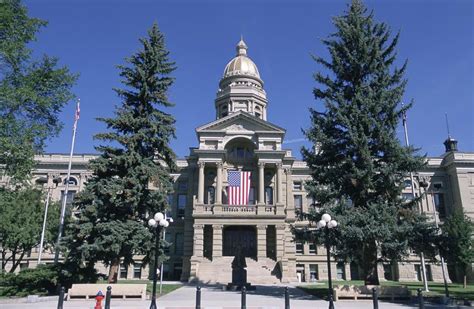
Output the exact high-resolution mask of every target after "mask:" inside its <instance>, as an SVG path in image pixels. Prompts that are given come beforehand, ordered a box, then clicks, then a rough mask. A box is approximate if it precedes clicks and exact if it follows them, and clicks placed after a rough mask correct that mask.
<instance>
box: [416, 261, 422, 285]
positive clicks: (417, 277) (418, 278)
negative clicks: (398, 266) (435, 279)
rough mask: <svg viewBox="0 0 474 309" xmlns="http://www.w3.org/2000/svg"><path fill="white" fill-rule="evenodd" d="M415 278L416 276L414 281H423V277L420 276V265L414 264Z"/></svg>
mask: <svg viewBox="0 0 474 309" xmlns="http://www.w3.org/2000/svg"><path fill="white" fill-rule="evenodd" d="M415 276H416V280H418V281H422V280H423V279H422V278H423V276H422V275H421V265H420V264H416V265H415Z"/></svg>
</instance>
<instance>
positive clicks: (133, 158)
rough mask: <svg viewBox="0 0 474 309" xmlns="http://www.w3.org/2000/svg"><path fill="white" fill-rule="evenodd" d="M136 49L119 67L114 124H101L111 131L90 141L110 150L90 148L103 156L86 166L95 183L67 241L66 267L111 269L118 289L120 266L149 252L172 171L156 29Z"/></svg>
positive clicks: (170, 127) (82, 199) (165, 67)
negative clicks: (152, 225) (153, 220)
mask: <svg viewBox="0 0 474 309" xmlns="http://www.w3.org/2000/svg"><path fill="white" fill-rule="evenodd" d="M140 43H141V45H142V49H141V50H139V51H138V52H137V53H135V54H134V55H132V56H131V57H130V58H127V62H128V65H127V66H119V69H120V71H121V72H120V76H121V77H122V78H123V80H122V83H123V84H124V85H125V88H124V89H116V92H117V93H118V95H119V96H120V97H121V98H122V99H123V103H122V105H121V106H120V107H118V108H117V109H116V112H115V117H114V118H102V119H100V120H101V121H103V122H105V124H106V125H107V127H108V129H109V130H110V131H109V132H107V133H102V134H97V135H96V138H97V139H99V140H102V141H108V142H112V143H110V144H109V145H101V146H99V147H97V148H96V149H97V150H98V151H99V152H100V153H101V155H100V157H98V158H97V159H95V160H93V161H92V162H91V165H90V167H91V169H92V171H93V172H94V176H93V177H92V178H91V179H90V180H89V181H88V183H87V185H86V187H85V190H84V191H83V192H82V193H80V194H79V195H78V198H77V199H76V201H75V204H74V205H75V206H76V207H77V208H78V210H79V211H80V214H79V217H78V219H77V220H75V221H74V222H73V224H72V225H71V226H70V227H69V231H68V237H67V246H68V249H69V250H70V253H69V255H68V258H67V259H68V262H70V261H74V262H75V263H76V264H77V265H79V266H81V265H82V266H83V267H84V268H90V267H91V265H93V263H94V262H95V261H102V262H103V263H105V264H106V265H109V266H110V270H109V282H116V280H117V274H118V270H119V265H120V262H121V261H122V262H123V263H124V264H125V265H128V264H130V263H131V262H132V261H133V257H134V255H136V254H145V255H147V254H149V252H150V251H151V249H152V246H153V244H152V241H151V239H152V233H151V232H150V231H149V230H148V227H147V226H146V222H147V219H148V217H149V216H150V215H152V214H154V213H155V212H157V211H164V210H165V208H166V207H167V195H168V194H169V193H170V192H171V190H172V180H171V178H170V175H169V172H170V170H172V169H174V168H175V162H174V161H175V155H174V153H173V151H172V150H171V148H170V147H169V142H170V139H171V138H174V137H175V129H174V123H175V120H174V118H173V117H172V116H171V115H170V114H168V113H166V112H165V111H164V110H163V109H159V107H160V108H162V107H164V108H168V107H171V106H173V104H172V103H171V102H169V101H168V98H167V91H168V89H169V87H170V86H171V85H172V83H173V78H172V77H171V76H170V74H171V73H172V72H173V70H174V69H175V67H174V63H173V62H170V60H169V58H168V55H169V52H168V51H167V50H166V48H165V43H164V37H163V34H162V33H161V32H160V31H159V29H158V26H157V25H156V24H154V25H153V27H152V28H151V29H150V30H149V31H148V38H146V39H140ZM151 186H155V188H151Z"/></svg>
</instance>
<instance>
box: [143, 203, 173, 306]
mask: <svg viewBox="0 0 474 309" xmlns="http://www.w3.org/2000/svg"><path fill="white" fill-rule="evenodd" d="M148 225H149V226H150V227H152V228H154V229H155V264H154V265H153V294H152V295H151V304H150V309H157V308H158V307H157V306H156V282H157V280H158V276H157V270H158V254H159V246H160V236H161V228H162V227H164V228H166V227H167V226H168V225H169V222H168V221H167V220H165V216H164V215H163V214H162V213H161V212H157V213H156V214H155V216H154V217H153V218H152V219H150V220H148Z"/></svg>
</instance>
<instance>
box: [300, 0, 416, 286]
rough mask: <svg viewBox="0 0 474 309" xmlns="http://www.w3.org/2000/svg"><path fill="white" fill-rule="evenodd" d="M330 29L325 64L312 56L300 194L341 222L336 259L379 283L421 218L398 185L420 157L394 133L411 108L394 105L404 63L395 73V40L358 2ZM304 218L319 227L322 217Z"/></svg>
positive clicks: (369, 281) (402, 83) (403, 82)
mask: <svg viewBox="0 0 474 309" xmlns="http://www.w3.org/2000/svg"><path fill="white" fill-rule="evenodd" d="M333 22H334V25H335V27H336V31H335V32H334V33H333V34H331V35H330V36H329V37H328V38H326V39H323V40H322V42H323V44H324V45H325V46H326V47H327V48H328V51H329V54H330V59H329V60H326V59H324V58H322V57H319V56H315V57H314V60H315V61H316V62H317V63H318V64H320V65H321V66H322V67H323V68H324V71H321V72H318V73H316V74H315V75H314V77H315V80H316V82H317V87H316V88H315V89H314V95H315V98H316V99H317V100H318V101H319V102H321V103H322V104H323V108H319V109H310V113H311V127H310V128H309V129H308V130H306V131H305V135H306V136H307V138H308V139H309V140H310V141H311V142H312V143H313V145H314V147H313V148H311V149H306V148H303V149H302V154H303V159H304V160H305V161H306V163H307V164H308V166H309V168H310V170H311V176H312V179H311V180H310V181H309V182H308V183H307V184H306V187H307V190H308V191H309V195H310V196H311V197H312V198H313V199H314V200H315V201H316V205H315V206H317V208H316V209H318V208H319V209H321V210H324V211H327V212H329V213H330V214H331V215H333V216H335V217H336V219H337V221H338V222H339V226H338V228H337V231H335V232H334V233H335V234H334V238H335V240H334V241H335V244H336V248H335V252H334V253H335V254H336V256H337V257H338V258H341V259H345V260H351V261H354V262H356V263H357V264H358V265H359V266H360V267H361V269H362V272H363V274H362V276H363V278H364V280H365V282H366V284H378V274H377V263H378V262H379V261H380V260H384V259H389V260H392V261H393V260H395V261H396V260H399V259H400V258H402V257H403V255H404V254H406V253H407V249H408V245H409V241H408V237H407V236H408V235H409V234H410V233H411V232H412V231H413V228H414V227H415V226H416V225H415V224H414V222H415V221H417V220H418V216H419V215H418V214H417V210H416V209H414V205H415V201H412V202H406V201H404V200H403V199H402V198H401V192H402V188H403V180H404V178H405V177H406V176H407V175H408V174H409V172H411V171H416V170H418V169H420V168H421V167H422V166H423V158H422V157H419V156H417V155H416V150H415V149H413V148H412V147H403V146H401V144H400V141H399V140H398V138H397V134H396V129H397V125H398V123H399V120H400V118H401V116H402V115H403V113H405V112H406V111H407V110H408V109H409V108H410V106H411V104H408V105H405V106H400V102H401V99H402V95H403V93H404V90H405V85H406V83H407V81H406V80H405V79H404V78H403V75H404V72H405V69H406V62H405V63H404V64H403V65H402V66H401V67H399V68H395V67H394V62H395V59H396V52H395V48H396V45H397V42H398V38H399V35H398V34H397V35H395V36H394V37H393V38H391V37H392V35H391V32H390V29H389V27H388V26H387V25H386V24H384V23H378V22H375V21H374V15H373V12H371V13H367V9H366V8H365V6H364V5H363V3H362V2H361V1H359V0H353V1H352V3H351V4H350V5H349V8H348V10H347V11H346V12H345V13H344V14H343V15H341V16H338V17H335V18H334V20H333ZM305 216H306V218H309V219H310V221H317V220H318V219H319V216H320V214H318V213H311V214H305Z"/></svg>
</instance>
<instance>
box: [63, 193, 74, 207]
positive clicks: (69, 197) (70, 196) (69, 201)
mask: <svg viewBox="0 0 474 309" xmlns="http://www.w3.org/2000/svg"><path fill="white" fill-rule="evenodd" d="M75 195H76V191H71V190H68V191H67V199H66V205H67V206H69V205H71V204H72V201H73V200H74V196H75ZM63 201H64V191H61V204H62V203H63Z"/></svg>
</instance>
